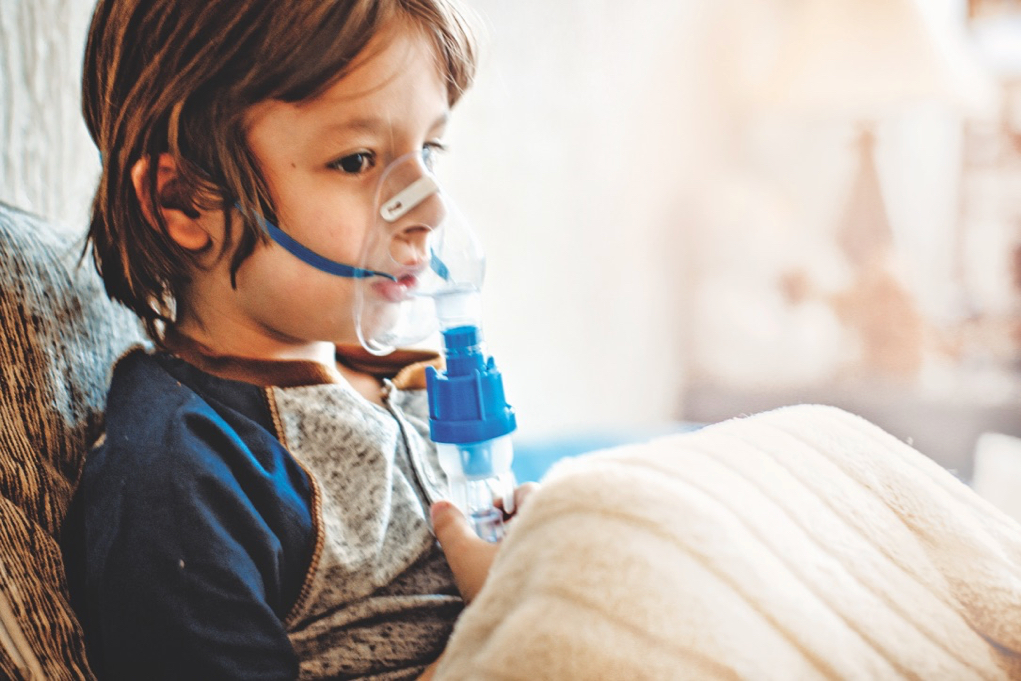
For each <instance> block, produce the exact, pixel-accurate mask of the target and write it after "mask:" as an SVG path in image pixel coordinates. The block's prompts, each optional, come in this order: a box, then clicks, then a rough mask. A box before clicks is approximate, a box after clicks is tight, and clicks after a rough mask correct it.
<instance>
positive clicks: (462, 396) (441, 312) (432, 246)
mask: <svg viewBox="0 0 1021 681" xmlns="http://www.w3.org/2000/svg"><path fill="white" fill-rule="evenodd" d="M403 175H407V178H406V179H405V178H404V177H403ZM393 178H398V179H399V181H398V182H397V183H396V185H395V186H392V187H391V186H390V184H388V179H393ZM439 195H440V186H439V183H438V182H437V181H436V179H435V177H434V176H433V175H432V173H431V172H429V170H428V169H426V168H423V167H422V166H421V164H420V157H419V156H418V155H417V154H411V155H408V156H404V157H401V158H399V159H397V160H396V161H394V162H393V163H391V164H390V165H389V166H387V168H386V169H384V170H383V172H382V173H381V176H380V182H379V189H378V190H377V192H376V203H377V205H378V206H379V210H378V212H377V215H378V216H379V218H381V219H382V221H383V222H382V224H381V225H380V229H377V230H376V231H375V232H374V235H375V236H376V237H377V240H379V237H382V240H383V242H384V243H383V244H382V246H380V247H378V248H377V247H374V243H373V240H372V239H369V240H367V242H366V246H365V249H364V252H363V256H362V262H361V263H360V265H359V266H354V265H350V264H346V263H341V262H337V261H335V260H332V259H330V258H327V257H326V256H323V255H321V254H319V253H317V252H315V251H313V250H312V249H310V248H308V247H307V246H305V245H303V244H301V243H299V242H298V241H296V240H295V239H294V238H293V237H291V236H289V235H288V234H286V233H285V232H284V231H283V230H281V229H280V228H279V227H277V226H276V225H274V224H273V223H272V222H270V221H269V220H267V219H265V218H264V217H261V216H260V219H261V222H262V225H263V227H264V228H265V229H266V232H267V234H268V235H269V236H270V238H271V239H273V241H275V242H276V243H277V244H279V245H280V246H281V247H282V248H284V249H285V250H287V251H288V252H289V253H291V254H292V255H294V256H295V257H297V258H298V259H300V260H302V261H303V262H305V263H306V264H308V265H310V266H312V267H314V268H316V269H318V270H320V271H322V272H326V273H328V274H332V275H335V276H339V277H344V278H349V279H353V280H356V281H357V282H358V284H359V288H358V295H357V296H356V309H355V319H356V326H357V328H358V335H359V340H360V341H361V342H362V345H363V346H364V347H365V348H366V349H367V350H368V351H369V352H371V353H373V354H385V353H386V352H389V351H391V350H392V349H393V348H394V346H393V345H392V344H391V343H392V341H393V340H394V339H393V338H392V337H389V336H388V335H387V333H386V332H387V331H389V329H387V328H385V326H386V324H385V323H384V324H382V325H381V328H380V329H376V328H366V327H367V326H369V323H367V322H365V321H364V320H366V319H370V318H371V319H373V320H376V319H378V318H380V315H370V314H366V312H365V309H366V308H367V307H368V308H370V309H371V308H372V306H375V307H377V308H382V307H386V306H387V304H388V303H387V301H380V300H378V299H371V296H372V288H371V281H372V280H373V279H378V278H382V279H384V280H388V281H391V282H398V281H399V277H398V276H397V275H396V274H394V273H392V272H390V271H387V270H388V269H393V270H395V271H396V270H397V269H399V268H398V267H395V263H393V262H392V261H391V262H387V259H386V258H385V257H379V253H380V252H384V253H389V247H388V245H387V244H386V243H385V242H386V240H387V239H391V238H392V230H393V229H394V224H395V223H398V222H400V221H402V220H405V219H407V220H414V219H415V216H414V212H415V210H416V209H418V208H419V207H420V206H422V205H423V204H424V203H425V202H427V201H430V200H434V199H437V198H439ZM444 198H445V197H444ZM239 209H240V206H239ZM454 212H455V211H454V210H453V206H452V205H451V204H450V203H449V201H446V203H445V210H444V211H443V212H442V215H443V216H444V217H443V220H444V224H424V227H426V228H427V229H429V230H431V235H433V234H435V235H439V237H438V238H436V239H431V240H430V242H429V249H428V258H429V262H428V270H429V272H430V274H432V275H435V276H433V282H432V284H431V285H429V286H422V287H421V288H420V289H417V290H410V291H408V301H401V302H397V303H395V302H393V301H389V305H391V306H392V305H398V306H399V307H398V309H400V310H402V311H403V310H406V309H408V307H409V306H408V305H404V303H405V302H410V303H412V304H417V303H419V302H422V301H428V302H431V304H432V308H433V310H432V311H433V314H432V321H434V322H435V323H437V324H438V326H439V330H440V332H441V334H442V338H443V354H444V359H445V360H446V368H445V369H444V370H442V371H437V370H436V369H434V368H433V367H428V368H427V370H426V390H427V395H428V401H429V430H430V437H431V438H432V440H433V441H434V442H435V443H436V447H437V454H438V458H439V462H440V467H441V468H442V469H443V471H444V473H445V474H446V476H447V481H448V490H449V496H450V500H451V501H452V502H453V503H454V504H455V505H457V506H458V507H459V508H460V509H461V511H462V512H463V513H464V514H465V515H466V516H467V518H468V519H469V521H470V522H471V524H472V526H473V528H474V529H475V532H476V534H478V535H479V536H480V537H482V538H483V539H485V540H487V541H490V542H496V541H499V540H500V539H502V538H503V536H504V531H505V530H504V523H503V519H504V515H505V514H511V513H513V512H514V488H515V480H514V474H513V472H512V471H511V461H512V459H513V447H512V444H511V439H510V434H511V433H512V432H513V431H514V430H515V429H516V427H517V423H516V417H515V414H514V410H513V409H512V408H511V407H510V406H509V405H508V404H507V402H506V399H505V395H504V390H503V377H502V374H501V373H500V371H499V370H498V369H497V367H496V363H495V361H494V359H493V357H492V356H489V355H487V354H486V350H485V345H484V343H483V337H482V330H481V329H482V324H481V295H480V293H481V285H482V275H483V272H484V256H483V255H482V252H481V248H479V247H478V244H477V241H476V240H475V238H474V235H473V234H472V233H471V231H470V229H468V228H467V225H466V223H464V222H463V221H462V222H461V223H460V227H461V229H462V232H461V234H460V236H462V237H463V238H462V239H460V240H458V239H455V238H450V235H449V234H446V233H444V231H443V230H448V231H449V229H450V228H449V227H448V224H447V222H449V220H448V218H450V216H451V214H452V213H454ZM452 251H457V252H452ZM391 258H392V254H391ZM398 264H399V263H398ZM393 324H396V322H393ZM433 330H434V328H424V327H423V328H421V329H417V330H416V333H412V332H408V331H405V332H404V333H403V335H401V336H399V338H400V340H403V341H405V342H408V343H414V342H418V341H420V340H423V339H424V338H425V337H427V336H428V335H430V334H431V333H432V332H433ZM415 335H420V336H421V337H420V338H414V337H413V336H415ZM377 336H382V337H383V338H382V340H379V339H377ZM497 498H499V499H501V500H502V508H499V507H497V505H496V504H495V503H494V500H495V499H497Z"/></svg>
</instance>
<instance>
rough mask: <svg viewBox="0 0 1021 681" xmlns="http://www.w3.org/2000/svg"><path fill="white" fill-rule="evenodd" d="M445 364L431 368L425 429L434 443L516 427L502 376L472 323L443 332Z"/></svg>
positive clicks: (465, 440) (492, 434)
mask: <svg viewBox="0 0 1021 681" xmlns="http://www.w3.org/2000/svg"><path fill="white" fill-rule="evenodd" d="M443 346H444V355H445V357H446V361H447V369H446V371H445V372H444V373H440V372H438V371H436V370H435V369H433V368H432V367H429V368H428V369H427V371H426V388H427V390H428V395H429V432H430V435H431V437H432V439H433V441H434V442H444V443H450V444H467V443H472V442H483V441H486V440H492V439H493V438H497V437H501V436H503V435H507V434H509V433H512V432H513V431H514V430H515V429H516V428H517V421H516V420H515V417H514V410H513V409H512V408H511V407H510V405H508V404H507V401H506V398H505V396H504V392H503V376H502V375H501V374H500V371H499V370H498V369H497V368H496V362H495V361H494V360H493V358H492V357H488V358H487V357H486V356H485V353H484V352H483V347H482V340H481V333H480V332H479V328H478V327H476V326H456V327H453V328H451V329H447V330H445V331H444V332H443Z"/></svg>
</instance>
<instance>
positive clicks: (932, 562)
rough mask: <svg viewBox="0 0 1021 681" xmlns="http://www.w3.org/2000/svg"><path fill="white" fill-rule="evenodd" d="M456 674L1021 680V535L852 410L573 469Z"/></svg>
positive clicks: (498, 589) (671, 440)
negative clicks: (849, 412)
mask: <svg viewBox="0 0 1021 681" xmlns="http://www.w3.org/2000/svg"><path fill="white" fill-rule="evenodd" d="M1019 493H1021V490H1019ZM436 678H437V679H440V680H451V679H494V680H499V679H507V680H511V679H514V680H522V681H524V680H526V679H527V680H528V681H535V680H541V679H558V680H564V679H571V680H574V679H578V680H582V679H592V680H596V679H606V680H607V681H609V680H613V681H621V680H627V681H636V680H642V679H671V680H672V679H736V678H741V679H784V680H789V679H900V678H918V679H927V680H930V679H954V680H957V679H1010V678H1014V679H1021V525H1018V524H1017V523H1016V522H1014V521H1013V520H1011V519H1010V518H1008V517H1007V516H1006V515H1004V514H1002V513H1000V512H999V511H998V510H997V509H995V508H994V507H992V506H991V505H990V504H988V503H987V502H985V501H984V500H983V499H981V498H980V497H978V496H977V495H976V494H974V493H973V492H972V491H971V490H970V489H969V488H968V487H967V486H966V485H964V484H963V483H961V482H960V481H958V480H957V479H956V478H954V477H953V476H952V475H951V474H949V473H948V472H946V471H945V470H943V469H942V468H940V467H939V466H938V465H937V464H935V463H934V462H932V461H931V460H930V459H928V458H926V457H925V456H924V455H922V454H920V453H919V452H917V451H915V450H914V449H912V448H911V447H909V446H908V445H907V444H905V443H903V442H901V441H900V440H898V439H896V438H894V437H893V436H891V435H889V434H887V433H885V432H884V431H882V430H880V429H879V428H877V427H876V426H874V425H872V424H870V423H868V422H867V421H865V420H863V419H861V418H858V417H856V416H853V415H851V414H848V413H846V412H843V411H840V410H838V409H835V408H832V407H822V406H809V405H803V406H796V407H787V408H784V409H780V410H776V411H773V412H768V413H764V414H759V415H756V416H752V417H748V418H742V419H735V420H731V421H727V422H724V423H721V424H717V425H714V426H710V427H706V428H704V429H702V430H700V431H697V432H695V433H688V434H683V435H676V436H670V437H666V438H662V439H659V440H655V441H653V442H650V443H647V444H643V445H632V446H627V447H621V448H617V449H614V450H607V451H605V452H600V453H597V454H592V455H588V456H584V457H580V458H578V459H572V460H568V461H565V462H562V463H561V464H558V465H557V466H556V467H554V469H553V470H552V471H551V472H550V474H549V475H548V476H547V477H546V479H545V480H544V485H543V488H542V489H541V490H540V491H539V492H537V493H536V494H535V495H534V496H533V497H532V498H530V499H529V502H528V504H527V505H526V506H525V508H524V509H523V510H522V512H521V513H520V515H519V517H518V518H517V519H516V520H515V521H513V523H512V529H511V531H510V533H509V535H508V537H507V538H506V539H505V541H504V545H503V547H502V548H501V550H500V553H499V554H498V556H497V560H496V562H495V564H494V565H493V569H492V572H491V573H490V576H489V579H488V581H487V584H486V586H485V588H484V589H483V591H482V592H481V593H480V594H479V596H478V597H477V598H476V600H475V601H474V602H473V603H472V604H471V605H470V606H469V607H468V609H467V610H466V611H465V613H464V614H463V615H462V617H461V619H460V620H459V622H458V624H457V627H456V629H455V631H454V634H453V636H452V638H451V640H450V643H449V645H448V647H447V651H446V654H445V656H444V662H443V663H442V664H441V666H440V668H439V670H438V673H437V677H436Z"/></svg>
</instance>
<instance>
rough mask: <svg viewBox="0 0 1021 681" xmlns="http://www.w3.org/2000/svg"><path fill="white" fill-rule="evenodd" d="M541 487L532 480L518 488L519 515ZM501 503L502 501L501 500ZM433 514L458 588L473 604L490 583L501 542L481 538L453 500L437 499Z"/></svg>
mask: <svg viewBox="0 0 1021 681" xmlns="http://www.w3.org/2000/svg"><path fill="white" fill-rule="evenodd" d="M538 488H539V486H538V485H537V484H535V483H534V482H529V483H525V484H524V485H521V486H520V487H518V488H517V489H515V490H514V509H515V514H516V513H517V512H518V511H520V510H521V506H522V504H524V503H525V499H526V498H527V497H528V495H529V494H531V493H532V492H534V491H535V490H537V489H538ZM497 505H498V506H501V505H502V504H500V503H499V502H498V503H497ZM429 513H430V515H431V516H432V523H433V531H434V532H435V533H436V538H437V539H438V540H439V542H440V547H441V548H442V549H443V553H444V555H446V557H447V562H448V563H449V564H450V569H451V571H453V573H454V581H455V582H457V588H458V590H459V591H460V592H461V596H462V597H463V598H464V600H465V603H471V601H472V600H473V599H474V598H475V596H476V595H477V594H478V593H479V591H481V590H482V585H483V584H485V583H486V577H487V576H488V575H489V567H490V566H491V565H492V564H493V558H495V557H496V552H497V550H499V548H500V545H499V544H491V543H489V542H487V541H485V540H484V539H480V538H479V537H478V535H476V534H475V532H474V530H472V527H471V523H469V522H468V519H467V518H465V517H464V514H463V513H461V511H459V510H458V509H457V507H456V506H454V505H453V504H452V503H450V502H449V501H438V502H436V503H435V504H433V505H432V508H430V509H429ZM505 517H507V516H505ZM511 517H512V516H511Z"/></svg>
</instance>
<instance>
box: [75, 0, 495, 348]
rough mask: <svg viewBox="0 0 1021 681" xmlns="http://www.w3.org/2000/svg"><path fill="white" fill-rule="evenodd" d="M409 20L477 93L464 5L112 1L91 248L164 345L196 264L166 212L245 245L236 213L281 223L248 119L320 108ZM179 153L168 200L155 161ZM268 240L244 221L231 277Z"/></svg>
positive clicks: (95, 76) (94, 125) (109, 281)
mask: <svg viewBox="0 0 1021 681" xmlns="http://www.w3.org/2000/svg"><path fill="white" fill-rule="evenodd" d="M398 19H403V20H410V22H411V23H412V24H413V25H415V26H418V27H420V28H421V29H423V30H425V31H426V32H427V34H428V35H430V36H431V37H432V38H433V39H434V40H435V45H436V49H437V54H438V57H439V61H440V68H441V69H442V71H443V72H444V73H445V76H446V78H447V83H448V92H449V100H450V103H451V105H453V104H454V103H456V102H457V100H458V99H459V98H460V96H461V93H462V92H463V91H464V90H465V89H467V88H468V86H469V85H470V84H471V81H472V78H473V76H474V71H475V59H476V52H475V44H474V39H473V34H472V30H471V22H470V21H469V19H468V17H467V15H466V13H465V11H464V10H463V9H462V8H461V7H459V6H458V5H457V4H456V0H288V1H287V2H280V1H279V0H100V1H99V4H98V6H97V7H96V11H95V14H94V15H93V18H92V26H91V28H90V30H89V38H88V44H87V46H86V50H85V63H84V67H83V72H84V76H83V79H82V102H83V107H82V108H83V112H84V115H85V122H86V124H87V125H88V128H89V132H90V133H91V135H92V139H93V140H94V141H95V143H96V145H97V146H98V147H99V151H100V153H101V155H102V159H103V172H102V176H101V178H100V181H99V187H98V189H97V190H96V196H95V199H94V201H93V205H92V221H91V224H90V227H89V236H88V238H89V242H90V243H91V245H92V249H93V257H94V260H95V263H96V268H97V269H98V270H99V272H100V274H101V275H102V277H103V280H104V282H105V285H106V291H107V293H108V294H109V295H110V297H111V298H113V299H115V300H118V301H120V302H121V303H123V304H125V305H126V306H127V307H129V308H130V309H132V310H133V311H134V312H135V313H136V314H137V315H138V316H139V317H140V318H141V319H142V321H143V322H144V324H145V327H146V330H147V331H148V333H149V335H150V336H151V337H153V338H154V339H157V340H158V339H159V337H160V336H161V328H162V327H163V326H164V325H166V324H171V323H173V319H174V309H175V304H176V301H177V299H178V296H179V294H180V292H181V290H182V287H183V285H184V284H186V283H187V281H188V272H189V271H190V269H191V267H192V266H194V265H195V264H196V261H195V259H194V258H195V256H194V255H193V254H191V253H189V252H188V251H186V250H185V249H183V248H181V247H180V246H178V245H177V243H176V242H174V240H173V239H171V238H170V236H169V235H168V233H167V229H166V224H165V222H164V221H163V218H162V215H161V212H160V210H159V206H160V205H162V206H165V207H173V208H178V209H181V210H185V211H192V212H194V211H195V209H196V207H198V208H201V209H203V210H214V209H219V210H222V211H223V214H224V220H225V223H226V225H227V232H226V234H227V238H226V242H227V244H225V248H226V246H227V245H229V244H232V243H234V241H235V235H233V234H232V231H233V230H232V224H231V215H232V214H233V207H234V204H235V202H237V203H239V204H240V205H243V206H246V207H253V208H255V209H257V210H258V211H260V212H261V213H262V214H263V215H265V216H266V217H267V218H269V219H273V215H274V213H275V211H274V210H273V204H272V201H271V199H270V194H269V191H268V190H267V187H266V183H265V180H264V179H263V177H262V175H261V173H260V171H259V167H258V164H257V163H256V160H255V158H254V156H253V155H252V152H251V151H250V150H249V148H248V144H247V142H246V139H245V130H244V114H245V112H246V111H247V110H248V108H249V107H251V106H252V105H253V104H256V103H258V102H260V101H265V100H269V99H277V100H282V101H285V102H299V101H302V100H306V99H309V98H313V97H315V96H317V95H319V94H320V93H322V92H323V91H325V90H326V89H328V88H329V87H330V86H331V85H332V84H333V83H334V82H336V81H337V80H338V79H339V78H340V77H342V76H343V75H344V73H345V72H346V69H348V68H349V66H350V65H351V64H352V61H353V60H354V59H355V57H357V56H358V55H359V54H360V53H361V52H362V51H363V49H364V48H365V46H366V44H367V43H368V41H369V40H370V39H371V38H372V37H373V36H374V35H376V34H377V33H378V32H379V31H380V30H382V29H383V28H384V27H385V26H387V25H389V24H390V23H391V22H393V21H395V20H398ZM161 153H169V154H170V155H171V156H172V157H173V158H174V160H175V161H176V163H177V167H178V179H177V181H176V182H174V183H171V185H168V186H165V187H164V190H163V192H162V194H161V195H159V196H158V192H157V190H156V187H157V185H156V172H157V167H158V163H156V159H157V158H158V156H159V155H160V154H161ZM143 158H149V159H151V160H152V162H151V163H149V173H148V177H147V178H146V180H145V181H146V183H147V186H148V189H149V191H148V194H149V196H150V197H151V202H152V205H151V206H150V207H149V208H150V210H149V213H150V214H151V215H153V216H154V217H155V218H156V220H157V222H158V224H157V225H156V227H157V228H156V229H154V228H153V227H152V226H151V225H149V223H148V222H147V221H146V219H145V217H144V213H143V210H142V206H141V204H140V203H139V200H138V197H137V195H136V192H135V190H134V186H133V184H132V181H131V169H132V166H133V165H134V164H135V163H136V162H137V161H138V160H139V159H143ZM262 238H265V235H264V232H263V228H262V225H261V223H260V221H259V218H258V217H257V216H256V215H252V214H250V212H249V211H245V214H244V215H243V216H242V219H241V228H240V232H239V234H237V235H236V248H235V250H234V253H233V256H232V261H231V272H232V274H234V273H236V272H237V269H238V267H239V266H240V265H241V263H242V261H243V260H244V259H245V258H246V257H248V256H249V255H250V254H251V253H252V250H253V249H254V248H255V245H256V243H257V241H258V240H259V239H262Z"/></svg>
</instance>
